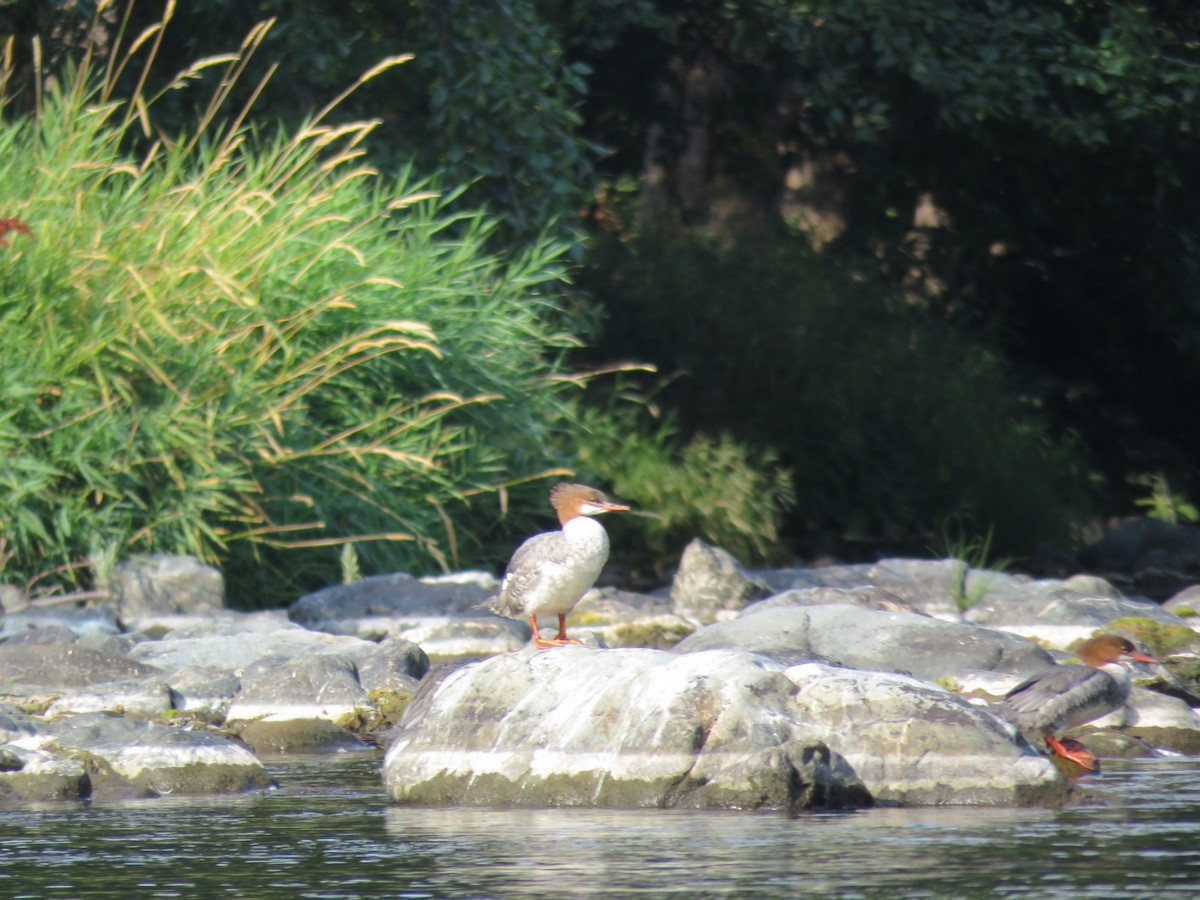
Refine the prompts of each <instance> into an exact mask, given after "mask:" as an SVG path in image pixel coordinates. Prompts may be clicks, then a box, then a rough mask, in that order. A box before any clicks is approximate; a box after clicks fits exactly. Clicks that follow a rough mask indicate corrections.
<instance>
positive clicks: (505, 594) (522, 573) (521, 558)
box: [478, 531, 558, 619]
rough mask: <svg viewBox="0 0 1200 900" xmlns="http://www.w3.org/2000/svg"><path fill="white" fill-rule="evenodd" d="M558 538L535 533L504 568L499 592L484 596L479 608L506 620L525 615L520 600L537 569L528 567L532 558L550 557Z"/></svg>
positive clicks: (552, 535) (552, 554)
mask: <svg viewBox="0 0 1200 900" xmlns="http://www.w3.org/2000/svg"><path fill="white" fill-rule="evenodd" d="M557 539H558V535H557V534H555V533H554V532H550V531H547V532H544V533H542V534H535V535H534V536H533V537H531V538H529V539H528V540H526V541H525V542H524V543H522V544H521V546H519V547H518V548H517V549H516V551H515V552H514V553H513V555H512V559H510V560H509V561H508V565H507V566H505V567H504V577H503V578H502V579H501V580H500V591H499V592H498V593H496V594H493V595H492V596H491V597H488V598H487V599H486V600H484V601H483V602H482V603H480V604H479V607H478V608H479V609H486V610H488V612H494V613H497V614H499V615H502V616H508V617H509V618H510V619H519V618H521V617H522V616H524V615H525V607H524V606H523V605H522V602H521V601H522V598H523V597H524V594H525V589H526V587H527V586H528V584H529V582H530V580H531V579H532V578H534V577H536V575H537V568H536V567H535V566H532V565H530V564H529V563H530V561H531V560H532V559H533V558H534V557H535V556H537V557H544V558H547V559H549V558H552V557H553V556H555V554H554V553H552V552H551V551H552V550H553V549H554V545H555V544H556V543H557Z"/></svg>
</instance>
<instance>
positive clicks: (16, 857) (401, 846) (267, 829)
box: [0, 757, 1200, 900]
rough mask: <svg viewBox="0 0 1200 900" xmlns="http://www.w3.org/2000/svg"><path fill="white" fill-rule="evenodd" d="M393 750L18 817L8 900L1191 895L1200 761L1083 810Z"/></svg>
mask: <svg viewBox="0 0 1200 900" xmlns="http://www.w3.org/2000/svg"><path fill="white" fill-rule="evenodd" d="M378 765H379V760H378V758H377V757H373V758H369V759H364V758H359V759H351V760H348V761H346V762H345V763H342V764H340V765H333V764H331V762H330V761H329V760H320V761H311V760H309V761H305V760H289V761H286V762H280V763H279V764H278V765H277V766H276V770H277V771H276V776H277V778H278V780H279V782H280V784H281V789H280V790H278V791H269V792H262V793H258V794H253V795H246V796H240V797H232V798H229V797H223V798H216V799H214V798H207V799H189V798H169V799H166V800H154V801H126V802H121V803H108V804H101V803H97V804H91V805H87V804H80V805H70V806H42V807H40V808H37V809H21V810H6V811H3V812H0V897H13V898H30V900H43V898H58V897H71V898H101V897H113V898H116V897H120V898H122V900H131V898H139V900H140V898H142V897H185V898H193V897H208V896H213V897H245V898H255V900H261V898H285V897H286V898H345V900H354V898H376V897H412V898H436V897H496V898H501V897H588V896H598V895H607V896H613V897H626V896H628V897H674V896H681V895H688V896H701V897H751V896H755V897H760V896H804V897H839V898H868V900H874V898H888V900H894V898H910V897H911V898H917V897H949V896H954V897H975V896H980V897H1037V898H1064V900H1065V898H1068V897H1070V898H1074V897H1103V898H1106V900H1122V898H1135V897H1137V898H1146V897H1152V898H1153V897H1169V896H1180V897H1185V896H1186V897H1192V896H1195V895H1196V893H1197V890H1196V886H1197V885H1198V884H1200V777H1198V776H1200V761H1197V760H1181V759H1174V760H1158V761H1138V762H1130V763H1113V764H1110V765H1109V766H1108V771H1107V772H1106V773H1105V775H1104V776H1103V777H1101V778H1100V779H1096V780H1094V781H1093V782H1092V790H1093V792H1094V793H1095V794H1096V795H1097V796H1100V797H1104V798H1106V799H1107V800H1108V801H1109V803H1108V805H1104V806H1100V805H1097V806H1089V807H1080V808H1074V809H1069V810H1011V809H973V808H939V809H880V810H868V811H860V812H853V813H815V814H810V815H802V816H799V817H796V818H788V817H786V816H783V815H777V814H755V813H719V812H684V811H664V810H630V811H625V810H617V811H606V810H583V809H557V810H533V809H529V810H489V809H474V808H466V809H462V808H453V809H450V808H438V809H431V808H413V807H398V806H393V805H391V804H389V803H387V801H386V800H385V798H384V795H383V791H382V788H381V786H380V780H379V773H378Z"/></svg>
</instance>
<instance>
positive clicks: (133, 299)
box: [0, 8, 575, 605]
mask: <svg viewBox="0 0 1200 900" xmlns="http://www.w3.org/2000/svg"><path fill="white" fill-rule="evenodd" d="M169 11H170V10H169V8H168V15H169ZM265 27H267V26H260V28H259V29H256V30H255V32H252V34H251V35H250V36H249V37H248V38H247V40H246V42H245V43H244V45H243V46H242V48H241V50H240V51H239V52H238V53H236V54H231V55H229V56H227V57H219V58H213V59H209V60H205V61H202V62H200V63H198V64H197V65H195V66H193V67H192V68H191V69H190V70H189V71H188V72H185V73H183V74H181V75H180V76H179V77H178V78H177V79H175V81H174V82H173V83H172V85H171V87H170V88H168V89H169V90H182V89H193V88H190V87H189V86H191V85H193V82H198V81H200V80H201V76H203V75H205V74H208V75H212V74H214V73H215V74H216V75H217V76H218V77H217V85H216V88H215V89H214V90H213V94H212V97H213V99H212V102H211V103H210V104H209V105H208V107H207V108H205V109H204V110H203V112H202V113H201V114H200V115H199V117H198V119H197V121H196V122H195V123H194V124H193V126H192V127H191V130H190V131H189V132H188V133H184V134H175V135H169V136H168V135H164V134H161V133H158V132H157V131H156V129H155V126H154V122H153V105H154V97H150V96H146V95H145V94H144V93H143V91H142V88H141V85H142V84H144V83H145V79H144V78H142V79H140V81H139V88H138V91H137V92H135V93H134V94H133V95H132V96H130V97H125V98H120V97H117V96H115V93H114V90H113V85H114V84H115V83H116V79H117V76H118V75H119V74H120V73H121V72H122V71H134V72H135V71H138V70H139V67H143V68H148V67H149V66H150V65H152V64H153V51H154V49H155V47H156V41H157V38H158V36H159V35H160V33H161V32H156V31H155V30H154V29H150V30H149V31H148V32H147V33H145V34H142V35H138V36H135V37H133V38H132V39H130V40H128V41H126V44H127V48H128V49H125V50H121V49H120V48H118V49H117V52H114V53H113V54H112V55H111V56H110V60H111V61H110V62H109V63H108V65H107V67H106V69H105V70H104V71H100V70H99V67H98V66H97V64H95V63H94V62H93V61H92V58H91V55H90V53H89V54H85V55H84V57H83V59H82V60H81V61H80V62H79V63H78V64H77V65H76V67H75V68H73V69H71V70H68V71H65V72H63V73H60V74H59V75H58V77H57V79H49V81H50V82H51V83H52V85H53V86H52V87H51V88H50V89H48V90H47V91H46V92H45V93H44V94H43V95H42V96H41V97H40V99H39V103H38V109H37V111H36V113H35V114H33V115H30V116H27V117H17V116H14V115H11V114H9V113H8V105H7V104H5V108H4V114H3V116H2V118H0V198H3V204H4V206H3V208H0V217H15V218H18V219H20V220H21V221H22V222H24V223H26V224H28V225H29V227H30V228H31V230H32V232H33V237H34V239H29V238H27V237H26V236H25V235H22V234H18V233H15V232H14V233H10V234H9V235H8V237H7V241H8V244H9V246H8V247H0V360H2V362H3V364H2V366H0V537H2V539H3V541H4V547H5V548H6V549H5V554H6V559H5V566H4V572H3V575H4V577H5V579H6V580H13V579H14V577H15V576H19V577H22V578H26V579H28V578H31V577H33V575H34V574H35V573H39V572H46V571H48V570H51V569H54V568H56V567H64V568H63V569H62V571H63V572H66V573H76V574H77V573H78V572H80V571H81V570H80V568H79V564H80V563H81V562H85V561H86V560H87V557H88V548H89V547H95V546H110V547H115V548H117V550H118V551H119V552H120V553H121V554H123V555H127V554H129V553H133V552H143V551H146V552H148V551H169V552H190V553H195V554H197V555H199V556H201V557H202V558H204V559H207V560H215V561H219V562H221V563H222V564H224V565H225V566H226V569H227V576H228V577H227V581H228V583H229V587H230V589H231V592H232V594H233V597H234V599H235V601H240V602H241V603H243V604H248V605H267V604H270V603H275V602H280V601H281V600H284V599H287V597H288V596H292V595H294V591H296V590H299V589H302V588H304V587H312V586H315V585H319V584H322V583H331V582H333V581H336V580H337V577H338V576H337V573H338V565H339V563H338V549H337V547H327V546H326V545H337V544H340V543H343V542H345V541H347V540H355V541H360V542H361V543H360V544H359V554H360V556H361V557H362V560H363V567H364V570H365V571H366V572H367V573H368V574H370V573H371V572H372V571H381V570H382V571H386V570H391V569H396V568H406V567H408V568H418V569H420V568H431V567H434V566H441V567H451V566H455V565H459V564H462V563H464V562H469V561H470V553H471V549H472V548H476V549H477V548H478V547H479V546H480V544H481V542H485V541H486V540H487V529H488V527H489V523H488V516H487V515H480V514H478V512H477V513H476V515H475V516H474V517H473V519H471V520H468V519H467V518H466V517H463V516H459V515H457V514H456V511H460V510H461V509H462V508H463V507H462V504H463V503H464V502H468V501H470V500H471V498H477V497H479V496H480V495H486V494H488V493H489V492H495V491H500V492H501V493H502V492H503V489H504V488H505V486H506V485H508V484H510V483H512V482H514V481H519V480H522V479H524V478H529V477H533V476H535V475H536V474H538V471H539V469H540V468H542V467H544V466H546V461H545V459H544V455H543V453H542V451H541V450H540V448H541V447H542V446H543V445H544V442H545V439H546V436H547V435H548V434H549V433H551V432H553V431H554V429H555V428H557V427H558V424H557V423H558V422H559V421H560V419H561V416H562V412H563V410H562V407H561V406H560V402H559V393H560V391H561V390H562V387H563V385H564V384H566V383H569V380H570V379H569V378H567V377H566V376H564V374H563V373H562V372H561V370H560V366H559V362H558V358H559V355H560V354H561V353H562V352H563V351H564V350H565V349H566V348H568V347H570V346H573V345H574V344H575V338H574V337H573V335H572V331H571V323H570V322H569V321H568V319H567V317H566V316H565V315H563V314H562V313H560V311H559V310H558V309H557V307H556V306H555V303H554V300H553V296H554V294H553V290H552V287H553V285H554V284H555V282H557V281H559V280H560V279H561V277H562V272H561V268H560V266H559V264H558V260H559V257H560V254H561V252H562V248H560V247H558V246H554V245H551V244H548V243H543V244H540V245H536V246H533V247H532V248H529V249H527V250H524V251H522V253H521V255H519V256H517V257H515V258H506V259H500V258H497V257H495V256H493V255H489V253H488V252H487V251H486V250H485V247H484V243H485V238H486V236H487V234H488V231H489V228H490V227H491V226H490V225H489V223H488V221H487V220H485V219H484V218H481V217H478V216H469V215H466V216H464V215H462V214H461V213H458V214H450V213H449V212H447V210H446V204H447V202H448V200H449V199H452V198H450V197H446V196H439V195H437V194H435V193H434V192H433V191H431V190H429V189H428V186H427V185H426V184H423V183H421V182H420V181H418V180H417V179H415V178H414V176H413V175H412V174H411V173H403V174H401V175H400V176H399V177H398V178H395V179H387V178H384V177H381V176H380V175H379V174H378V173H377V172H376V171H374V170H373V169H372V168H371V167H370V166H369V165H367V164H366V162H365V161H364V155H363V145H364V141H365V140H366V138H367V136H368V135H369V133H370V131H371V128H372V127H373V123H370V122H354V123H348V124H340V125H333V124H329V121H328V120H329V119H330V118H331V113H332V112H333V110H334V108H335V105H331V107H329V108H327V109H326V110H324V111H322V112H321V113H320V114H318V115H317V116H316V117H315V118H314V119H313V120H312V121H311V122H310V124H309V125H308V126H307V127H305V128H303V129H302V130H301V131H299V132H298V133H295V134H280V135H277V136H274V137H270V138H265V137H262V136H260V135H258V134H256V133H254V132H252V131H251V130H249V129H248V128H247V127H246V126H245V125H244V124H242V123H243V122H244V121H245V119H246V110H244V109H243V110H234V111H229V110H226V109H225V108H224V106H223V103H224V102H225V101H226V100H227V98H228V96H229V94H230V93H231V86H232V84H233V83H234V82H235V81H236V79H237V78H238V76H239V75H240V74H241V72H242V71H243V70H244V68H245V64H246V60H247V59H248V57H249V55H250V54H252V53H253V51H254V50H255V49H256V47H257V45H258V42H259V41H260V40H261V36H262V34H263V33H264V31H265ZM8 58H11V52H10V53H9V54H8ZM402 61H403V58H399V59H394V60H388V61H385V63H383V64H381V65H380V66H377V67H376V68H375V69H374V70H372V71H371V72H370V73H368V75H367V76H364V79H365V78H370V77H378V76H380V75H381V74H382V73H383V72H384V71H385V70H386V69H387V68H388V67H390V66H391V65H395V64H397V63H399V62H402ZM10 74H11V73H5V74H4V75H3V76H2V77H0V84H3V83H7V81H8V77H9V75H10ZM46 80H47V79H45V78H44V76H43V77H42V78H40V79H39V83H41V82H42V81H46ZM210 81H211V79H210ZM11 87H12V86H11V85H9V88H10V89H11ZM259 89H261V86H259ZM257 90H258V89H256V91H255V92H254V93H257ZM130 148H138V149H137V150H136V151H132V150H130ZM452 193H453V192H452ZM479 505H486V504H479ZM494 505H495V504H492V505H488V508H489V509H490V508H491V506H494ZM465 521H475V522H476V523H477V524H476V525H475V526H470V525H464V524H463V523H464V522H465ZM473 529H474V530H473ZM464 554H465V556H466V557H467V559H463V558H461V555H464Z"/></svg>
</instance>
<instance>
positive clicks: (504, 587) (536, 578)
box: [480, 483, 629, 650]
mask: <svg viewBox="0 0 1200 900" xmlns="http://www.w3.org/2000/svg"><path fill="white" fill-rule="evenodd" d="M550 505H551V506H553V507H554V510H555V512H557V513H558V521H559V523H560V524H561V525H562V528H561V530H559V531H547V532H543V533H542V534H535V535H534V536H533V537H531V538H529V539H528V540H526V541H525V542H524V543H523V544H521V546H520V547H518V548H517V552H516V553H514V554H513V555H512V559H510V560H509V561H508V566H507V567H506V568H505V570H504V578H503V579H502V580H501V581H500V591H499V593H497V594H496V595H495V596H493V597H489V598H488V599H487V600H485V601H484V602H483V603H481V604H480V607H481V608H482V609H486V610H489V611H491V612H494V613H499V614H500V615H502V616H508V617H509V618H510V619H516V618H521V617H525V616H528V617H529V624H530V626H532V628H533V643H534V645H535V646H536V647H537V648H538V649H539V650H544V649H547V648H549V647H562V646H564V645H566V644H578V643H580V642H579V641H577V640H575V639H574V638H569V637H567V614H568V613H569V612H570V611H571V610H572V609H574V608H575V604H576V603H578V602H579V600H580V598H581V597H583V595H584V594H585V593H586V592H587V590H588V588H590V587H591V586H592V585H593V584H595V583H596V579H597V578H598V577H599V576H600V570H601V569H603V568H604V563H605V562H607V560H608V533H607V532H606V531H605V530H604V526H603V525H601V524H600V523H599V522H597V521H596V520H595V518H594V517H595V516H598V515H601V514H602V513H607V512H624V511H627V510H628V509H629V507H628V506H626V505H625V504H623V503H614V502H613V501H612V500H609V499H608V498H607V497H605V496H604V494H603V493H601V492H600V491H598V490H596V488H593V487H588V486H587V485H584V484H565V483H564V484H556V485H555V486H554V488H553V489H552V490H551V491H550ZM551 614H554V615H557V616H558V635H557V637H554V638H544V637H542V636H541V634H539V633H538V624H537V619H538V616H545V615H551Z"/></svg>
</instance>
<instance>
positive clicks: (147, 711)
mask: <svg viewBox="0 0 1200 900" xmlns="http://www.w3.org/2000/svg"><path fill="white" fill-rule="evenodd" d="M171 709H172V706H171V689H170V688H169V687H168V686H167V683H166V682H165V681H164V680H163V679H162V678H161V677H158V678H141V679H132V680H127V681H114V682H107V683H104V684H95V685H91V686H90V687H87V688H84V689H82V690H74V691H71V692H70V693H68V694H66V695H65V696H63V697H59V698H58V699H57V700H55V701H54V702H53V703H51V704H50V705H49V706H48V707H47V708H46V712H45V716H46V717H47V718H51V719H53V718H57V717H58V716H65V715H68V714H71V713H91V712H113V713H119V714H121V715H130V716H142V717H146V718H154V717H157V716H164V715H167V714H168V713H169V712H170V710H171Z"/></svg>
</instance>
